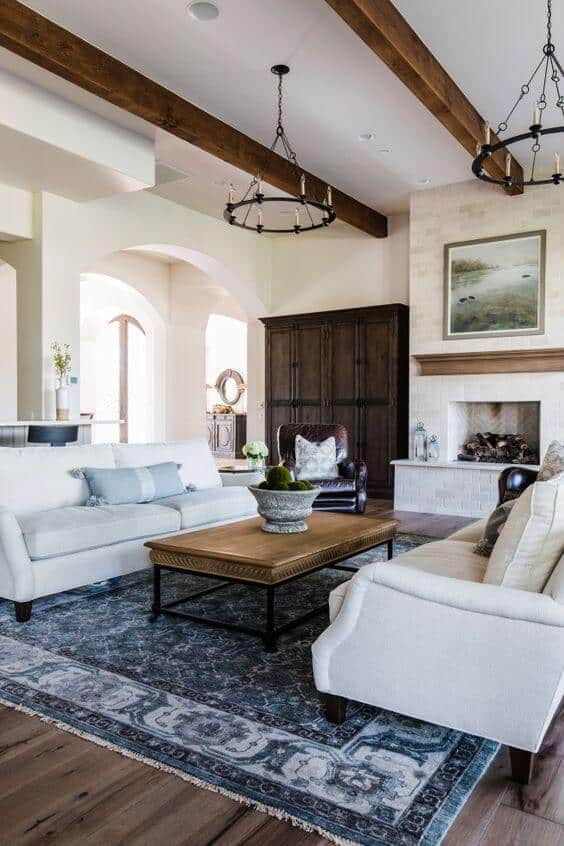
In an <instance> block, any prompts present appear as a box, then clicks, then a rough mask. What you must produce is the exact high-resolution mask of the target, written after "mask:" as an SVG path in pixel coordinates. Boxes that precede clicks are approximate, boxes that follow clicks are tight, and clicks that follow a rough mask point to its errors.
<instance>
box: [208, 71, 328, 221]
mask: <svg viewBox="0 0 564 846" xmlns="http://www.w3.org/2000/svg"><path fill="white" fill-rule="evenodd" d="M271 71H272V73H273V74H276V76H278V124H277V126H276V133H275V135H274V141H273V142H272V144H271V145H270V148H269V150H268V151H267V154H266V157H265V161H264V165H263V168H262V171H261V172H260V173H259V174H257V176H255V177H253V179H252V180H251V184H250V185H249V187H248V188H247V192H246V193H245V195H244V196H243V198H242V199H241V200H239V201H237V202H236V201H235V191H234V189H233V186H232V185H231V186H230V187H229V194H228V197H227V205H226V206H225V211H224V213H223V217H224V218H225V220H226V221H227V222H228V223H230V224H231V226H239V227H240V228H241V229H250V230H251V231H252V232H257V233H258V234H259V235H261V234H262V233H263V232H278V233H294V234H295V235H299V234H300V232H311V231H313V230H314V229H322V228H323V227H325V226H329V224H331V223H333V221H334V220H335V219H336V217H337V215H336V214H335V210H334V208H333V198H332V191H331V186H330V185H328V186H327V191H326V194H325V197H323V198H321V197H319V196H316V194H315V190H314V192H313V196H310V195H307V194H306V177H305V174H304V172H303V171H302V169H301V168H300V166H299V164H298V161H297V158H296V154H295V152H294V150H293V149H292V146H291V144H290V142H289V140H288V136H287V135H286V131H285V129H284V126H283V124H282V79H283V78H284V76H285V75H286V74H287V73H289V72H290V68H289V67H288V66H287V65H274V66H273V67H272V68H271ZM278 145H280V147H281V148H282V151H283V153H284V154H285V156H286V158H287V159H288V161H289V162H290V164H291V165H292V166H293V168H294V170H295V172H296V187H298V186H299V193H298V194H297V196H295V197H282V196H275V197H267V196H265V195H264V194H263V191H262V183H263V178H264V174H265V173H266V171H267V168H268V164H269V162H270V159H271V157H272V155H273V154H274V153H275V152H276V148H277V147H278ZM268 203H291V204H293V205H294V206H295V211H294V220H293V224H292V225H288V226H287V227H283V226H276V225H275V224H272V225H269V224H268V222H265V221H264V219H263V215H264V216H266V210H265V208H264V207H265V206H266V205H267V204H268Z"/></svg>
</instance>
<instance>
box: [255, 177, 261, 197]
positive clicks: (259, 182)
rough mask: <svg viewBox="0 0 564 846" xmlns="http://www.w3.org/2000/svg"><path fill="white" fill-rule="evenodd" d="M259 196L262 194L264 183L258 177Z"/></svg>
mask: <svg viewBox="0 0 564 846" xmlns="http://www.w3.org/2000/svg"><path fill="white" fill-rule="evenodd" d="M256 193H257V195H258V194H262V182H261V181H260V179H259V177H258V176H257V190H256Z"/></svg>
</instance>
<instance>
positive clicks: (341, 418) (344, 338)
mask: <svg viewBox="0 0 564 846" xmlns="http://www.w3.org/2000/svg"><path fill="white" fill-rule="evenodd" d="M262 322H263V323H264V325H265V327H266V348H265V352H266V384H265V388H266V438H267V444H268V448H269V449H270V451H271V455H272V457H273V459H274V460H276V461H277V460H278V447H277V432H278V427H279V426H281V424H282V423H301V422H303V423H342V424H343V425H344V426H346V428H347V430H348V433H349V451H350V457H351V458H361V459H363V460H364V461H366V464H367V466H368V493H369V495H370V496H391V494H392V490H393V474H392V468H391V467H390V461H391V460H392V459H394V458H407V456H408V400H409V391H408V388H409V309H408V307H407V306H405V305H400V304H394V305H383V306H370V307H367V308H355V309H346V310H343V311H325V312H317V313H314V314H293V315H288V316H285V317H265V318H263V319H262Z"/></svg>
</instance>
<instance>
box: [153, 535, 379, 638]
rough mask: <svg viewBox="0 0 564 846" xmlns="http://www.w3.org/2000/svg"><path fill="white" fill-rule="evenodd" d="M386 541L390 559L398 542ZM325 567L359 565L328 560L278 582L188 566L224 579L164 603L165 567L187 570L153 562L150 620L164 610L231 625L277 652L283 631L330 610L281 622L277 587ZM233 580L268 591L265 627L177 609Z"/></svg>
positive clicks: (219, 625) (322, 608)
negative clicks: (267, 582) (277, 615)
mask: <svg viewBox="0 0 564 846" xmlns="http://www.w3.org/2000/svg"><path fill="white" fill-rule="evenodd" d="M384 543H387V547H388V561H389V560H390V558H392V557H393V551H394V547H393V543H394V542H393V540H389V541H384ZM377 546H382V544H377ZM371 548H374V547H371ZM345 560H346V559H345ZM324 569H332V570H340V571H342V572H345V573H351V574H354V573H356V572H357V568H356V567H344V566H342V565H341V564H340V563H339V562H338V561H335V562H334V563H333V564H326V565H323V567H318V568H316V569H315V570H308V571H307V572H306V573H300V574H299V575H298V576H294V577H293V578H290V579H286V580H285V581H283V582H278V583H277V584H276V585H261V584H258V583H255V582H249V581H246V580H244V579H233V578H226V577H224V576H214V575H213V574H209V573H197V572H195V571H193V570H186V571H185V572H186V573H187V575H190V576H203V577H204V578H207V579H220V583H219V584H216V585H212V586H211V587H207V588H204V589H203V590H198V591H196V592H195V593H191V594H189V595H188V596H183V597H181V598H179V599H175V600H173V601H172V602H165V603H163V602H162V601H161V571H162V570H168V571H170V572H174V573H180V572H183V571H182V570H180V568H178V567H167V566H165V565H164V564H153V605H152V613H151V617H150V621H151V622H152V623H153V622H155V620H157V619H158V617H159V616H160V615H161V614H168V615H169V616H171V617H177V618H179V619H181V620H189V621H191V622H194V623H200V624H203V625H205V626H212V627H214V628H222V629H228V630H230V631H236V632H242V633H243V634H248V635H254V636H255V637H260V638H261V639H262V641H263V643H264V646H265V650H266V652H276V649H277V639H278V637H279V636H280V635H281V634H283V633H284V632H287V631H289V630H290V629H294V628H296V626H301V625H302V624H303V623H305V622H307V621H308V620H311V619H312V618H313V617H316V616H317V615H318V614H322V613H324V612H326V611H327V603H325V604H324V605H322V606H319V607H317V608H312V609H311V610H310V611H308V612H307V613H306V614H302V615H301V616H300V617H296V618H294V619H293V620H289V621H288V622H286V623H283V624H282V625H280V626H277V625H276V621H275V593H274V591H275V588H277V587H281V586H282V585H287V584H289V583H290V582H293V581H295V580H296V579H300V578H303V577H304V576H308V575H309V574H310V573H314V572H317V571H318V570H324ZM231 584H245V585H252V586H254V587H258V588H263V589H264V590H265V591H266V625H265V627H264V628H262V629H261V628H257V627H254V626H244V625H240V624H239V623H232V622H229V621H228V620H215V619H213V618H211V617H205V616H203V615H200V614H190V613H188V612H186V611H179V610H177V608H178V606H179V605H184V604H185V603H186V602H190V601H192V600H194V599H199V598H200V597H202V596H206V595H207V594H210V593H215V592H216V591H218V590H222V589H224V588H226V587H229V585H231Z"/></svg>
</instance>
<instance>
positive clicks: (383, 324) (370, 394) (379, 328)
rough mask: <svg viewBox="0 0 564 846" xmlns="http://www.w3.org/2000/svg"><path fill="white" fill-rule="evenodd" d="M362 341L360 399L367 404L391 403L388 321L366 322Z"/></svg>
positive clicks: (390, 358)
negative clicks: (375, 402) (373, 402)
mask: <svg viewBox="0 0 564 846" xmlns="http://www.w3.org/2000/svg"><path fill="white" fill-rule="evenodd" d="M362 340H363V349H362V366H363V379H362V383H363V384H362V387H361V394H362V398H363V399H364V400H367V401H368V402H370V401H372V400H376V401H377V402H391V401H392V396H391V379H392V366H393V355H392V347H393V333H392V326H391V324H390V321H388V320H387V321H383V320H367V321H366V322H365V324H364V326H363V339H362Z"/></svg>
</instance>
